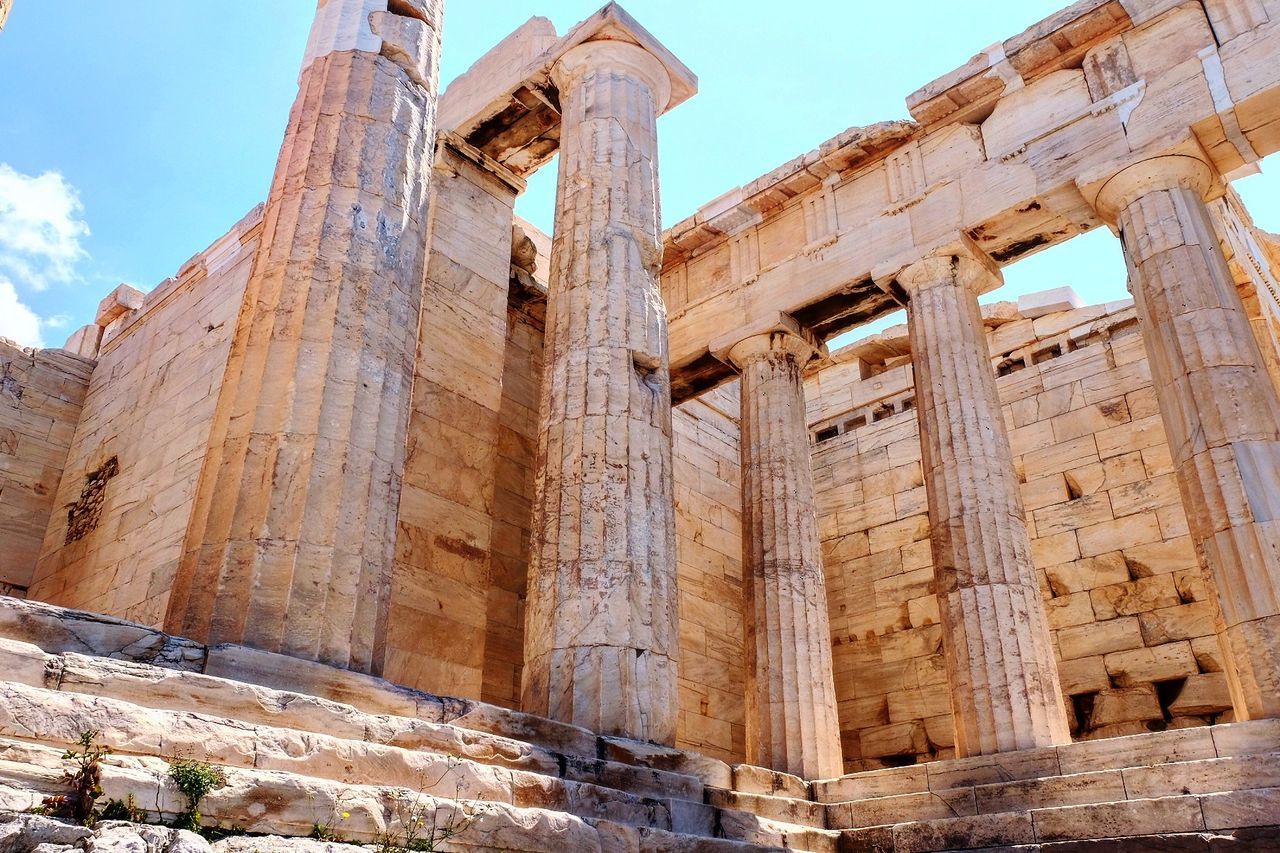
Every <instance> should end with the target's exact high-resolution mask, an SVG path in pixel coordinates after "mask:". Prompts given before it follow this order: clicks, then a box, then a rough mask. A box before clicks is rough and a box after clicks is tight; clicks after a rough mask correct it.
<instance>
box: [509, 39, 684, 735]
mask: <svg viewBox="0 0 1280 853" xmlns="http://www.w3.org/2000/svg"><path fill="white" fill-rule="evenodd" d="M556 79H557V81H558V84H559V87H560V97H561V107H562V110H563V126H564V127H563V131H562V136H561V147H560V183H559V190H558V193H557V199H556V230H555V234H554V235H553V236H554V240H555V242H554V245H553V248H552V256H551V281H550V292H549V294H548V303H547V328H546V356H545V358H546V373H545V376H544V378H543V390H542V400H541V406H540V410H539V418H540V427H539V437H538V468H537V479H536V484H535V489H536V491H535V496H534V503H533V537H534V541H533V548H532V554H531V560H530V567H529V600H528V617H527V620H526V630H525V670H524V687H523V697H524V707H525V708H526V709H528V710H529V711H531V712H533V713H538V714H545V715H547V716H550V717H552V718H555V719H559V720H564V721H566V722H571V723H574V724H576V725H582V726H586V727H587V728H591V729H593V730H596V731H599V732H600V733H602V734H621V735H629V736H632V737H637V738H640V739H643V740H653V741H657V742H659V743H666V744H670V743H673V742H674V740H675V728H676V713H677V701H678V700H677V695H676V664H677V656H678V649H677V643H678V634H679V615H678V613H677V609H676V607H677V600H676V589H675V575H676V557H675V517H674V512H673V506H672V493H671V490H672V482H671V471H672V468H671V400H670V378H669V376H668V373H667V342H666V341H667V331H666V310H665V308H664V306H663V304H662V298H661V294H660V292H659V289H658V276H657V273H658V263H659V260H660V257H661V247H660V244H659V240H658V184H657V117H658V114H659V113H660V112H661V111H662V110H663V109H664V108H665V107H666V102H667V98H668V96H669V93H670V83H669V80H668V76H667V72H666V71H665V70H664V69H663V67H662V65H661V64H660V63H659V62H658V61H657V60H656V59H655V58H654V57H653V56H651V55H650V54H648V53H646V52H645V51H644V50H641V49H640V48H638V47H635V46H634V45H626V44H622V43H619V42H587V43H586V44H583V45H581V46H579V47H576V48H574V49H573V50H572V51H571V52H570V53H568V54H566V55H565V56H564V57H563V58H562V59H561V60H560V63H559V65H557V70H556Z"/></svg>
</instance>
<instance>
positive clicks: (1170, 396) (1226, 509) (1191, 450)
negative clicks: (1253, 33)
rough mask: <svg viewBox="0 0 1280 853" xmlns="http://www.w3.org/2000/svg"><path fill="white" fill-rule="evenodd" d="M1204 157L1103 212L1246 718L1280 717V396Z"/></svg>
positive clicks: (1139, 186)
mask: <svg viewBox="0 0 1280 853" xmlns="http://www.w3.org/2000/svg"><path fill="white" fill-rule="evenodd" d="M1213 184H1214V176H1213V173H1212V171H1211V170H1210V168H1209V167H1208V166H1207V165H1206V164H1205V163H1204V162H1203V161H1202V160H1200V159H1198V158H1196V157H1190V156H1182V155H1176V156H1175V155H1171V156H1165V157H1157V158H1154V159H1151V160H1147V161H1144V162H1141V163H1137V164H1134V165H1132V166H1129V167H1128V168H1126V169H1124V170H1123V171H1121V172H1120V173H1119V174H1117V175H1116V176H1115V177H1113V178H1111V179H1110V180H1109V181H1108V182H1107V183H1106V184H1105V185H1104V186H1103V188H1102V190H1101V192H1100V194H1099V196H1098V200H1097V206H1098V210H1099V212H1100V213H1101V215H1102V216H1103V217H1104V218H1106V219H1108V220H1110V221H1112V222H1115V223H1116V224H1117V225H1118V227H1119V230H1120V234H1121V238H1122V240H1123V242H1124V249H1125V257H1126V259H1127V261H1128V265H1129V286H1130V288H1131V289H1132V291H1133V296H1134V300H1135V302H1136V303H1137V308H1138V318H1139V321H1140V322H1141V324H1142V332H1143V338H1144V341H1145V343H1146V346H1147V355H1148V358H1149V360H1150V362H1151V375H1152V378H1153V380H1154V383H1155V388H1156V397H1157V400H1158V401H1159V404H1160V413H1161V415H1162V416H1163V420H1164V427H1165V433H1166V434H1167V435H1168V438H1169V449H1170V451H1171V453H1172V455H1173V462H1174V466H1175V467H1176V469H1177V475H1178V484H1179V486H1180V488H1181V491H1182V500H1183V503H1184V505H1185V508H1186V511H1187V521H1188V523H1189V525H1190V528H1191V536H1192V538H1193V539H1194V541H1195V543H1196V550H1197V553H1198V555H1199V557H1200V560H1201V564H1202V566H1203V567H1204V569H1205V571H1206V573H1207V574H1208V575H1209V576H1210V577H1212V578H1213V580H1214V582H1215V585H1216V587H1217V593H1218V603H1219V606H1220V610H1221V621H1220V624H1219V634H1218V638H1219V640H1220V641H1221V643H1222V647H1223V653H1224V655H1223V656H1224V658H1225V663H1226V670H1227V678H1228V682H1229V683H1230V685H1231V693H1232V699H1233V702H1234V704H1235V712H1236V715H1237V718H1240V719H1252V718H1258V717H1276V716H1280V398H1278V397H1277V393H1276V388H1275V386H1274V385H1273V384H1272V382H1271V380H1270V378H1269V376H1268V374H1267V370H1266V367H1265V364H1264V361H1263V357H1262V353H1261V351H1260V350H1259V347H1258V342H1257V340H1256V339H1255V337H1254V335H1253V330H1252V329H1251V328H1250V324H1249V318H1248V315H1247V314H1246V312H1245V310H1244V306H1243V305H1242V304H1241V301H1240V295H1239V293H1238V292H1237V290H1236V285H1235V282H1234V281H1233V280H1232V277H1231V273H1230V271H1229V270H1228V268H1227V263H1226V261H1225V259H1224V258H1223V255H1222V249H1221V247H1220V246H1219V243H1218V238H1217V237H1216V236H1215V234H1214V231H1213V226H1212V224H1211V222H1210V218H1209V213H1208V210H1207V208H1206V206H1205V196H1206V195H1207V194H1208V192H1209V190H1210V189H1211V188H1212V187H1213Z"/></svg>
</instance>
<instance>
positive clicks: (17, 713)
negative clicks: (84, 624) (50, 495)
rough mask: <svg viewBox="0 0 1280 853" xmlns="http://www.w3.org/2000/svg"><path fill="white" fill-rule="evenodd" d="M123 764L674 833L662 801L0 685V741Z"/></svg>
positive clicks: (408, 752)
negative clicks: (103, 755)
mask: <svg viewBox="0 0 1280 853" xmlns="http://www.w3.org/2000/svg"><path fill="white" fill-rule="evenodd" d="M88 730H96V731H98V732H99V733H100V734H99V742H101V743H103V744H105V745H107V746H110V747H111V748H112V749H113V750H114V751H115V752H116V753H118V754H121V755H129V756H140V757H145V756H182V757H187V758H193V759H198V760H201V761H206V762H209V763H211V764H217V765H220V766H223V767H228V768H239V769H253V770H259V771H279V772H286V773H291V774H294V775H297V776H300V777H305V778H310V779H321V780H326V781H329V782H334V783H340V784H350V785H377V786H380V787H387V788H406V789H410V790H414V791H422V792H424V793H426V794H428V795H432V796H438V797H455V798H458V799H466V800H484V801H497V802H508V803H510V804H511V805H514V806H517V807H531V808H542V809H549V810H553V811H560V812H566V813H569V814H572V815H576V816H578V817H582V818H598V819H603V820H612V821H616V822H619V823H627V824H632V825H635V826H649V827H655V828H658V829H670V828H671V814H670V812H671V810H670V807H669V805H668V804H667V803H668V801H666V800H659V799H654V798H649V797H641V796H637V795H635V794H630V793H627V792H624V791H619V790H616V789H612V788H605V787H602V786H599V785H593V784H590V783H585V782H576V781H573V780H570V779H565V778H558V777H555V776H551V775H546V774H543V773H534V772H529V771H526V770H517V769H511V768H506V767H495V766H492V765H485V764H478V763H476V762H472V761H468V760H466V759H460V758H456V757H454V756H450V755H444V754H441V753H437V752H431V751H428V750H425V749H406V748H404V747H398V746H387V745H385V744H371V743H368V742H365V741H355V740H346V739H343V738H336V737H333V736H330V735H323V734H317V733H314V732H297V731H294V730H292V729H280V728H273V727H270V726H262V725H250V724H246V723H242V722H238V721H234V720H226V719H220V718H216V717H210V716H205V715H201V714H193V713H188V712H176V711H162V710H155V709H149V708H140V707H138V706H136V705H132V704H130V703H127V702H122V701H120V700H117V699H110V698H106V697H101V696H85V695H82V694H77V693H64V692H58V691H51V690H45V689H41V688H33V687H27V686H25V685H19V684H15V683H12V682H0V736H2V737H6V738H9V739H12V740H25V741H31V742H35V743H40V744H45V745H48V746H51V747H55V748H65V747H66V746H68V745H69V744H73V743H75V742H76V740H77V739H78V737H79V735H80V732H83V731H88Z"/></svg>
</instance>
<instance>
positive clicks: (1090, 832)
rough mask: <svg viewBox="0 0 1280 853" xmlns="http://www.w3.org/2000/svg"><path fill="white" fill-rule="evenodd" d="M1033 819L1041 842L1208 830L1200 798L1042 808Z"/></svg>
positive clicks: (1037, 837)
mask: <svg viewBox="0 0 1280 853" xmlns="http://www.w3.org/2000/svg"><path fill="white" fill-rule="evenodd" d="M1031 816H1032V819H1033V820H1034V821H1035V828H1036V841H1039V842H1041V843H1044V842H1050V841H1075V840H1080V839H1090V838H1123V837H1126V836H1132V835H1157V834H1161V833H1168V832H1198V831H1200V830H1203V829H1204V828H1205V821H1204V818H1203V817H1202V816H1201V813H1200V801H1199V799H1197V798H1196V797H1165V798H1163V799H1158V800H1139V801H1133V802H1117V803H1100V804H1096V805H1085V806H1066V807H1062V808H1049V809H1038V810H1036V811H1033V812H1032V813H1031Z"/></svg>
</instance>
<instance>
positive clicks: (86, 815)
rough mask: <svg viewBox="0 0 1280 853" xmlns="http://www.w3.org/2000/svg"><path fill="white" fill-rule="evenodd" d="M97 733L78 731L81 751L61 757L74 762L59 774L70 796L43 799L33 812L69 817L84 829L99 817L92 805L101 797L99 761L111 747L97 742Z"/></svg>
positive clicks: (94, 730)
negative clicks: (69, 768) (69, 791)
mask: <svg viewBox="0 0 1280 853" xmlns="http://www.w3.org/2000/svg"><path fill="white" fill-rule="evenodd" d="M100 734H102V732H100V731H98V730H96V729H90V730H89V731H84V732H81V733H80V740H79V741H78V743H79V746H80V748H79V749H75V748H72V749H68V750H67V751H66V752H64V753H63V754H62V760H63V761H74V762H75V766H74V767H73V768H72V769H71V770H64V771H63V773H62V783H63V784H64V785H66V786H68V787H69V788H71V793H69V794H59V795H57V796H53V797H45V799H44V802H43V803H41V804H40V805H39V806H38V807H37V809H39V811H37V809H32V812H33V813H35V814H45V815H49V816H51V817H61V818H71V819H72V820H74V821H75V822H76V823H79V824H81V825H83V826H93V824H95V823H97V821H98V818H99V814H98V811H97V810H96V809H95V808H94V804H95V803H96V802H97V800H98V797H101V796H102V759H103V758H104V757H106V756H108V755H110V754H111V747H109V746H105V745H103V744H99V743H97V740H98V736H99V735H100ZM130 799H132V798H130Z"/></svg>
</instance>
